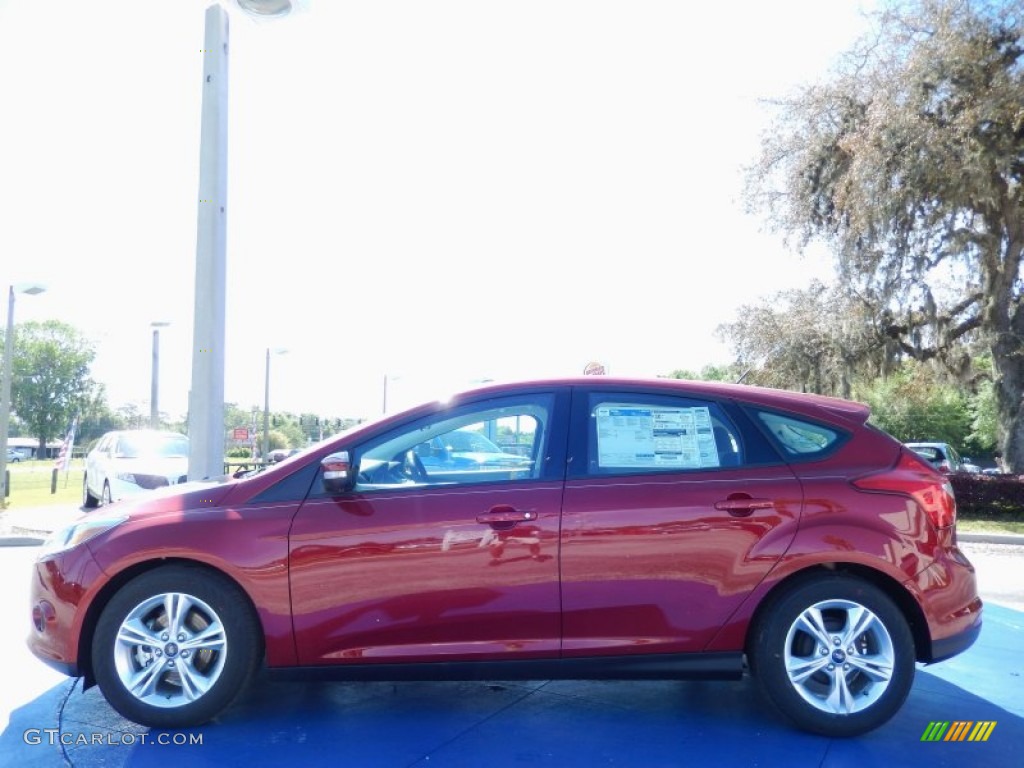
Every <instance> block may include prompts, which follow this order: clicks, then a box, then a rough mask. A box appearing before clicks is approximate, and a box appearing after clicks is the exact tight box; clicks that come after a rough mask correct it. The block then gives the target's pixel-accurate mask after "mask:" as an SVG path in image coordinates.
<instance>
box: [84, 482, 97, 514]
mask: <svg viewBox="0 0 1024 768" xmlns="http://www.w3.org/2000/svg"><path fill="white" fill-rule="evenodd" d="M99 505H100V500H99V499H97V498H96V497H95V496H93V495H92V491H90V490H89V476H88V475H84V476H83V477H82V506H83V507H85V508H86V509H96V507H98V506H99Z"/></svg>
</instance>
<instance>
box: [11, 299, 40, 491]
mask: <svg viewBox="0 0 1024 768" xmlns="http://www.w3.org/2000/svg"><path fill="white" fill-rule="evenodd" d="M45 290H46V286H45V285H40V284H39V283H20V284H18V285H12V286H10V288H8V291H7V332H6V334H5V335H4V372H3V384H2V385H0V508H2V507H5V506H6V505H7V494H8V491H9V489H8V488H7V432H8V431H9V430H10V427H11V372H12V366H13V360H14V294H15V293H24V294H27V295H29V296H38V295H39V294H40V293H42V292H43V291H45Z"/></svg>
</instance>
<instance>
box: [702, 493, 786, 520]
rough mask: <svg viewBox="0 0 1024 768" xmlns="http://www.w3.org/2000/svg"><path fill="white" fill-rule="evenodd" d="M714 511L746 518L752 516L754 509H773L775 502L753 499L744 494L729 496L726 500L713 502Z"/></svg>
mask: <svg viewBox="0 0 1024 768" xmlns="http://www.w3.org/2000/svg"><path fill="white" fill-rule="evenodd" d="M715 509H717V510H719V511H721V512H728V513H729V514H730V515H735V516H736V517H746V516H747V515H750V514H753V512H754V510H755V509H775V502H774V501H772V500H771V499H753V498H751V497H750V496H747V495H746V494H743V496H742V497H741V496H739V495H738V494H737V495H735V496H730V497H729V498H728V499H723V500H722V501H716V502H715Z"/></svg>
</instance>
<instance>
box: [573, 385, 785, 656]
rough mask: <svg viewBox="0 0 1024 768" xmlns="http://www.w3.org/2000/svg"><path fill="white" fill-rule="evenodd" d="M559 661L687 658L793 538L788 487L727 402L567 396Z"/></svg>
mask: <svg viewBox="0 0 1024 768" xmlns="http://www.w3.org/2000/svg"><path fill="white" fill-rule="evenodd" d="M572 419H573V420H572V426H571V434H572V436H573V439H572V441H571V444H570V464H569V477H568V478H567V482H566V489H565V498H564V504H563V524H562V550H561V551H562V601H563V613H564V618H563V623H564V638H563V651H564V655H566V656H582V655H588V654H625V653H656V652H661V653H675V652H692V651H700V650H701V649H703V648H704V647H705V646H706V645H707V644H708V642H709V641H710V640H711V639H712V638H713V637H714V635H715V633H716V632H717V631H718V630H719V628H720V627H721V626H722V625H723V624H724V623H725V622H726V620H727V619H728V618H729V616H730V615H731V614H732V613H733V612H734V611H735V610H736V609H737V607H738V606H739V605H740V603H741V602H742V601H743V599H744V598H745V597H746V596H747V595H748V594H749V593H750V591H751V590H752V589H753V588H754V587H755V586H756V585H757V584H758V583H759V582H760V581H761V580H762V579H763V578H764V576H765V575H766V574H767V573H768V571H769V570H770V569H771V568H772V566H773V565H774V564H775V563H776V562H777V560H778V559H779V557H781V555H782V554H783V553H784V552H785V550H786V548H787V546H788V544H789V542H790V541H791V540H792V538H793V536H794V535H795V532H796V528H797V523H798V520H799V516H800V510H801V504H802V501H801V499H802V496H801V489H800V484H799V482H798V481H797V480H796V478H795V477H794V475H793V473H792V471H791V470H790V469H789V467H788V466H787V465H786V464H785V463H783V462H782V461H781V460H779V458H778V457H777V454H776V453H775V452H774V450H772V449H771V447H770V445H769V444H768V442H767V441H766V440H765V438H764V437H763V435H761V434H760V433H759V432H758V431H757V430H756V429H755V428H754V427H753V425H752V424H750V423H749V422H745V420H744V416H743V414H742V412H741V411H740V410H739V409H737V408H734V407H732V406H731V405H730V404H729V403H720V402H715V401H711V400H701V399H697V398H685V397H675V396H664V395H650V394H646V393H645V392H643V391H637V390H632V391H631V390H625V391H606V390H603V389H598V388H595V389H593V390H590V391H585V390H577V393H576V394H575V395H574V404H573V417H572Z"/></svg>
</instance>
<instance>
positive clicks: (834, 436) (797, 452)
mask: <svg viewBox="0 0 1024 768" xmlns="http://www.w3.org/2000/svg"><path fill="white" fill-rule="evenodd" d="M756 418H757V421H758V423H760V424H761V426H762V427H764V428H765V430H766V431H767V432H768V434H769V435H770V437H771V439H772V441H773V442H774V443H775V444H776V445H777V446H778V448H779V450H780V451H781V452H782V454H783V456H786V457H790V458H794V457H798V458H816V457H819V456H824V455H825V454H828V453H831V452H832V451H833V450H835V449H836V448H838V447H839V445H841V444H842V443H843V442H844V441H845V439H846V438H847V437H848V435H847V433H846V432H843V431H840V430H838V429H836V428H834V427H830V426H826V425H824V424H821V423H819V422H815V421H810V420H809V419H803V418H797V417H795V416H791V415H788V414H782V413H775V412H772V411H757V412H756Z"/></svg>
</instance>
